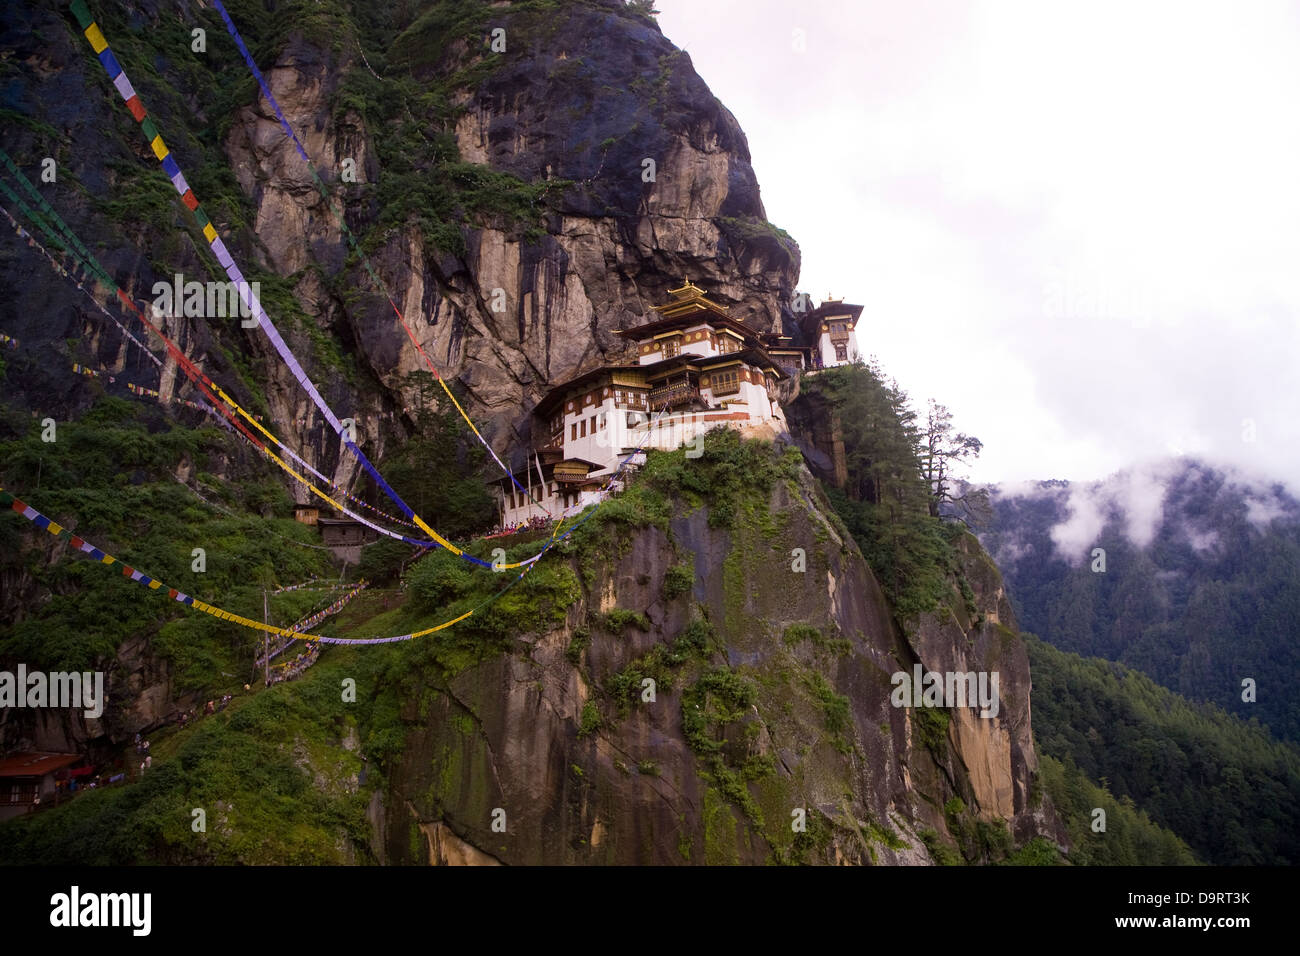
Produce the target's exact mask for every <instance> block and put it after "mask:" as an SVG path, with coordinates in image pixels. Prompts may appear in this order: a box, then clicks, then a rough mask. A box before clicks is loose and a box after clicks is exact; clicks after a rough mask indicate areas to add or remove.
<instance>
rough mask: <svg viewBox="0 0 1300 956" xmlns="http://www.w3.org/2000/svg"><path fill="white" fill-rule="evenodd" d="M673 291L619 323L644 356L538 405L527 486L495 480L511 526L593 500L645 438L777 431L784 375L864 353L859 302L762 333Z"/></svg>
mask: <svg viewBox="0 0 1300 956" xmlns="http://www.w3.org/2000/svg"><path fill="white" fill-rule="evenodd" d="M669 294H670V296H671V298H670V300H669V301H668V302H667V303H665V304H664V305H661V306H658V307H657V308H656V309H655V310H654V311H655V312H656V313H657V314H658V318H655V319H653V320H652V321H650V322H648V323H646V324H645V325H640V326H637V327H636V328H632V329H624V330H622V331H620V332H619V333H618V334H619V335H621V336H623V337H624V338H625V339H626V340H627V341H628V342H629V344H630V352H631V353H632V355H633V356H634V357H635V358H636V362H635V363H633V362H632V361H631V359H630V358H629V359H628V361H626V362H624V363H622V364H611V365H605V366H601V367H599V368H594V369H591V370H589V371H587V372H584V373H582V374H580V375H578V376H577V377H575V378H572V379H570V380H569V381H567V382H564V383H562V384H560V385H557V386H556V387H554V388H552V389H551V390H550V391H549V392H547V394H546V395H545V396H543V398H542V400H541V401H540V402H538V403H537V406H536V407H535V408H534V409H533V435H534V436H535V440H534V447H533V449H532V453H531V455H530V460H529V461H528V463H527V465H526V466H525V467H523V468H520V469H519V470H518V471H516V472H515V474H514V479H515V481H517V482H518V484H519V485H520V486H523V487H524V488H526V489H527V493H524V492H522V491H520V490H519V488H517V487H516V485H515V482H514V481H511V480H510V479H509V478H506V477H504V476H503V477H501V478H499V479H496V480H495V481H494V482H493V485H494V486H495V487H496V490H497V500H498V507H499V515H500V520H501V523H502V525H504V526H511V525H517V524H520V523H523V522H525V521H528V520H529V519H531V518H546V517H554V516H558V515H559V514H560V513H561V512H563V511H564V510H565V509H567V508H571V507H574V506H582V505H585V504H586V503H588V502H590V501H594V500H596V499H597V497H598V492H599V490H600V489H601V488H602V487H603V486H604V484H605V483H606V481H607V480H608V479H609V478H610V476H612V475H613V474H614V472H615V471H617V469H618V467H619V465H620V463H621V462H622V461H623V460H624V458H626V457H627V456H628V455H629V454H631V453H632V452H633V451H635V450H636V449H637V448H663V449H672V448H678V447H680V446H681V445H683V444H687V443H690V442H691V441H692V440H693V439H694V438H695V437H696V436H697V435H702V434H703V433H705V432H707V431H709V430H710V429H712V428H716V427H718V426H719V425H725V426H727V427H731V428H736V429H739V430H741V431H745V432H753V433H761V434H767V435H776V434H780V433H782V432H784V431H785V430H786V424H785V412H784V410H783V409H782V408H781V404H780V402H779V401H777V398H776V388H777V384H778V383H779V382H781V381H783V380H785V379H788V378H790V377H791V376H792V375H798V374H799V373H800V372H801V371H805V370H810V369H816V368H824V367H828V366H831V365H841V364H846V363H848V362H852V361H856V360H857V357H858V350H857V345H856V343H855V342H854V341H853V328H854V326H855V325H856V322H857V318H858V316H859V315H860V314H861V312H862V306H846V305H844V304H843V303H841V302H836V301H830V302H827V303H823V304H822V305H821V306H819V307H818V308H817V309H814V310H812V311H811V312H809V313H807V314H805V315H803V316H802V317H801V321H800V323H799V332H800V335H799V336H798V338H799V340H800V341H799V342H798V343H795V342H793V341H792V338H791V337H789V336H782V335H775V334H762V333H757V332H755V331H754V330H753V329H751V328H749V327H748V326H746V325H745V324H744V323H742V322H740V321H738V320H736V319H734V318H732V317H731V316H730V315H729V314H728V312H727V309H726V308H724V307H723V306H721V305H719V304H717V303H716V302H713V301H711V300H710V299H709V298H708V297H707V296H706V295H705V294H704V291H703V290H702V289H700V288H699V287H697V286H695V285H693V284H691V283H690V282H689V281H687V282H686V283H685V284H684V285H683V286H682V287H681V288H679V289H672V290H670V291H669ZM633 464H636V461H635V460H634V462H633Z"/></svg>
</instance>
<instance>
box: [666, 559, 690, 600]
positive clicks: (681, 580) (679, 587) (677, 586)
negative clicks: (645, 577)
mask: <svg viewBox="0 0 1300 956" xmlns="http://www.w3.org/2000/svg"><path fill="white" fill-rule="evenodd" d="M694 585H695V568H694V567H693V566H692V565H691V564H674V565H673V566H672V567H671V568H669V569H668V571H667V573H666V574H665V575H664V597H665V598H666V599H667V600H669V601H671V600H673V598H677V597H681V596H682V595H683V594H689V593H690V590H691V588H692V587H693V586H694Z"/></svg>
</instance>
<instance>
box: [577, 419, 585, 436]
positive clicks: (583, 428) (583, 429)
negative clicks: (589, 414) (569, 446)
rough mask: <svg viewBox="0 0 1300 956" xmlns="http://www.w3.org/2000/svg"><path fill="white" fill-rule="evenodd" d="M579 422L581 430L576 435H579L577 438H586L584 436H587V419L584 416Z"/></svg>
mask: <svg viewBox="0 0 1300 956" xmlns="http://www.w3.org/2000/svg"><path fill="white" fill-rule="evenodd" d="M581 424H582V431H581V432H580V433H579V434H578V437H579V438H586V437H587V420H586V419H585V418H584V419H583V420H582V422H581Z"/></svg>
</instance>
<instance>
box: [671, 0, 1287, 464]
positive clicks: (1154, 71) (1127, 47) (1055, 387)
mask: <svg viewBox="0 0 1300 956" xmlns="http://www.w3.org/2000/svg"><path fill="white" fill-rule="evenodd" d="M657 5H658V7H659V9H660V11H661V13H660V16H659V23H660V26H661V27H662V29H663V31H664V33H665V34H666V35H667V36H668V38H669V39H670V40H672V41H673V42H674V43H676V44H677V45H678V46H680V47H684V48H685V49H686V50H687V52H688V53H690V55H691V60H692V62H693V63H694V65H695V69H696V70H697V71H698V72H699V73H700V75H701V76H702V77H703V78H704V79H705V81H706V82H707V83H708V84H709V86H710V88H711V89H712V90H713V92H714V93H715V94H716V95H717V96H718V98H719V99H721V100H722V102H723V103H724V104H725V105H726V106H727V107H728V108H729V109H730V110H731V111H732V112H733V113H734V114H735V115H736V118H737V119H738V120H739V122H740V125H741V126H742V128H743V129H744V130H745V133H746V134H747V136H748V138H749V145H750V150H751V152H752V154H753V163H754V168H755V171H756V172H757V175H758V180H759V183H760V185H761V187H762V193H763V201H764V204H765V205H766V207H767V214H768V218H769V219H770V220H771V221H772V222H774V223H775V224H776V225H778V226H781V227H782V228H784V229H786V230H788V231H789V232H790V233H791V235H793V236H794V238H795V239H796V240H797V241H798V242H799V245H800V247H801V249H802V251H803V276H802V279H801V281H800V288H801V289H802V290H803V291H806V292H808V293H810V294H811V295H812V296H813V298H814V300H815V301H820V300H821V299H822V298H824V297H825V296H826V294H827V293H828V292H829V293H831V294H833V295H834V296H835V297H836V298H840V297H843V298H844V299H846V300H847V301H849V302H855V303H861V304H863V305H864V306H865V307H866V308H865V310H864V312H863V317H862V322H861V324H860V325H859V338H860V344H861V346H862V348H863V350H864V352H865V353H867V354H875V355H876V356H877V357H878V358H879V359H880V361H881V363H882V365H883V366H884V369H885V370H886V372H887V373H889V374H890V375H893V376H894V377H896V378H897V379H898V381H899V383H900V384H901V385H902V386H903V388H904V389H906V390H907V391H908V393H909V394H910V395H911V396H912V398H913V399H914V404H916V405H917V406H918V407H923V406H924V401H925V399H926V398H927V397H931V396H933V397H934V398H936V399H938V400H939V401H941V402H943V403H944V404H946V405H948V406H949V408H951V409H952V411H953V413H954V420H955V423H956V425H957V427H958V428H960V429H962V430H965V431H967V432H970V433H972V434H975V435H977V436H978V437H979V438H980V439H982V440H983V441H984V443H985V451H984V455H983V457H982V459H981V461H980V463H979V464H978V465H977V466H976V468H975V469H974V470H973V472H972V477H973V478H975V479H976V480H979V481H1000V480H1017V479H1025V478H1069V479H1074V480H1082V479H1091V478H1099V477H1102V476H1105V475H1107V474H1110V473H1112V472H1114V471H1115V470H1117V469H1120V468H1123V467H1125V466H1128V465H1130V464H1134V463H1136V462H1139V461H1143V460H1147V459H1151V458H1154V457H1160V456H1166V455H1176V454H1180V453H1182V454H1188V455H1198V456H1201V457H1205V458H1208V459H1210V460H1219V461H1227V462H1231V463H1235V464H1237V465H1239V466H1241V467H1244V468H1248V469H1251V470H1253V471H1256V472H1260V473H1263V474H1266V475H1269V476H1272V477H1275V478H1279V479H1287V480H1289V483H1290V484H1291V485H1292V487H1295V486H1296V485H1297V484H1300V482H1296V481H1294V480H1293V479H1294V478H1295V476H1297V475H1300V383H1297V380H1296V379H1297V375H1298V374H1300V102H1298V96H1297V94H1300V4H1296V3H1291V4H1275V3H1267V2H1256V0H1252V2H1250V3H1242V4H1233V3H1228V2H1226V0H1225V2H1220V3H1215V4H1199V3H1187V2H1183V3H1176V4H1175V3H1170V4H1157V3H1140V2H1127V3H1114V4H1112V3H1106V2H1095V0H1090V2H1087V3H1061V2H1042V0H1040V2H1025V3H1014V2H1008V0H999V2H992V3H947V2H918V0H893V2H888V3H885V2H874V0H873V2H852V0H845V2H830V0H803V2H793V0H745V2H734V0H733V2H725V0H657ZM796 31H802V32H801V33H797V32H796ZM801 42H802V47H803V49H802V50H800V49H799V47H800V44H801ZM1252 429H1253V436H1252ZM1252 437H1253V439H1254V440H1253V441H1251V440H1250V439H1251V438H1252Z"/></svg>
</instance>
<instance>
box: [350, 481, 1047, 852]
mask: <svg viewBox="0 0 1300 956" xmlns="http://www.w3.org/2000/svg"><path fill="white" fill-rule="evenodd" d="M819 496H820V491H819V489H818V488H817V486H816V483H815V482H814V481H813V480H812V479H811V476H810V475H809V474H808V472H807V471H806V470H804V469H803V468H802V466H800V467H799V469H798V477H797V479H796V480H789V481H784V482H779V483H777V484H775V485H774V486H773V487H772V490H771V493H770V497H769V498H768V499H767V500H766V501H756V502H755V501H751V502H750V503H749V504H748V505H747V506H745V507H743V508H742V509H741V510H740V511H739V513H738V517H737V518H736V520H734V521H732V522H731V523H730V527H720V526H718V521H717V520H716V519H715V520H710V516H711V515H712V514H713V513H714V509H715V508H716V507H717V505H716V504H715V505H714V506H712V507H710V506H703V507H692V506H691V505H690V504H689V503H688V502H687V501H685V500H677V501H674V502H673V506H672V509H671V510H672V512H673V514H674V517H673V518H672V520H671V521H670V522H669V523H668V524H667V527H666V528H659V527H653V526H649V527H641V528H638V529H636V530H630V531H627V532H625V533H623V534H621V535H619V536H616V537H615V538H613V539H611V541H610V543H609V549H610V553H611V554H616V555H617V560H616V561H610V562H595V563H594V564H593V563H587V562H586V561H580V562H579V563H578V564H577V565H575V569H576V571H577V573H578V574H579V575H580V576H581V577H582V579H583V588H582V590H583V598H582V599H581V600H579V601H578V602H576V603H575V604H573V605H572V606H571V607H570V608H569V610H568V615H567V618H566V620H565V621H564V623H563V624H561V625H559V626H557V627H555V628H553V629H549V630H547V629H539V630H538V631H537V632H536V633H533V634H529V635H526V636H524V637H523V638H522V639H521V641H520V644H519V646H518V648H517V650H516V651H514V652H512V653H507V654H504V655H502V656H500V657H498V658H495V659H492V660H490V661H487V662H485V663H482V664H479V665H477V666H474V667H470V668H468V669H466V670H464V671H462V672H461V673H459V674H458V675H457V676H455V677H454V678H452V679H451V680H450V681H448V682H447V684H446V686H445V687H443V688H442V689H441V691H440V692H438V693H435V694H433V695H432V697H431V698H429V699H428V700H423V701H422V702H421V703H419V704H417V703H416V702H415V701H414V699H413V698H412V699H408V701H407V703H406V705H405V711H404V713H403V718H404V720H405V722H406V726H407V733H406V740H405V743H404V746H403V748H402V756H401V758H400V760H399V762H398V764H397V765H396V767H395V768H394V769H393V772H392V774H391V776H390V780H389V787H388V790H387V792H386V793H384V794H383V797H382V810H380V809H379V808H377V807H376V808H372V810H373V811H374V812H372V821H373V822H375V824H376V827H377V829H376V833H377V834H378V836H377V840H378V842H379V843H380V844H381V847H380V848H379V850H378V854H379V856H380V857H381V858H382V859H385V860H386V861H388V862H402V863H406V862H432V863H455V862H476V861H477V862H489V861H490V862H503V863H534V864H536V863H654V864H673V863H676V864H681V863H685V862H691V863H727V862H732V863H735V862H740V863H763V862H771V861H773V860H777V861H796V860H797V861H802V862H823V863H856V864H871V863H879V864H908V863H911V864H916V863H922V864H924V863H930V862H933V861H934V860H935V859H936V857H937V856H940V855H942V854H943V853H944V851H943V850H942V849H938V848H939V847H942V846H945V845H947V846H949V847H950V848H956V849H954V850H953V852H954V853H956V852H966V853H967V854H968V858H970V859H981V858H984V857H983V852H984V851H983V850H982V849H980V844H979V843H978V842H974V841H973V838H972V836H971V835H972V834H974V833H977V832H981V831H980V828H981V827H984V828H987V831H985V832H1004V833H1007V835H1008V836H1012V837H1013V838H1014V840H1015V843H1016V844H1017V845H1020V844H1023V843H1024V842H1026V841H1028V840H1030V839H1032V838H1033V837H1035V836H1045V837H1047V838H1049V839H1050V840H1051V841H1053V842H1063V839H1064V838H1063V834H1062V832H1061V831H1060V826H1059V823H1057V821H1056V818H1055V814H1054V812H1053V811H1052V809H1051V807H1050V802H1047V803H1045V802H1044V800H1043V798H1042V797H1041V795H1040V794H1039V793H1038V792H1037V788H1036V785H1035V777H1036V771H1037V759H1036V757H1035V755H1034V748H1033V743H1032V740H1031V738H1030V729H1029V687H1030V682H1029V668H1028V662H1027V658H1026V654H1025V650H1024V646H1023V644H1022V643H1021V642H1020V640H1019V639H1018V637H1017V635H1016V633H1015V630H1014V627H1015V625H1014V621H1013V620H1012V619H1011V617H1010V613H1011V612H1010V607H1009V605H1008V602H1007V599H1006V595H1005V593H1004V592H1003V591H1002V589H1001V586H1000V582H999V579H998V575H997V571H996V568H994V567H993V566H992V564H991V562H989V560H988V558H987V556H986V555H984V553H983V552H982V551H981V550H980V549H979V546H978V544H976V543H974V540H973V539H966V541H967V543H966V544H965V546H964V547H963V551H962V564H963V565H964V566H965V570H966V572H967V576H968V579H969V580H970V581H971V584H972V589H973V590H974V592H975V598H974V603H975V607H976V608H977V610H976V611H975V612H974V613H973V614H971V613H969V612H967V611H966V610H964V609H961V610H958V611H957V612H956V613H949V614H943V615H942V617H943V620H940V617H939V616H935V615H929V616H926V617H924V618H923V619H922V620H921V621H920V623H919V626H918V627H917V628H916V629H915V632H914V633H913V634H911V635H906V634H904V633H902V632H901V631H900V629H899V628H898V627H897V626H896V625H895V624H894V623H893V620H892V617H891V614H890V609H889V605H888V603H887V601H886V599H885V597H884V595H883V594H882V592H881V590H880V588H879V586H878V584H877V583H876V580H875V578H874V577H873V575H872V573H871V571H870V570H869V569H868V567H867V565H866V563H865V562H864V560H863V558H862V556H861V554H860V553H859V552H858V549H857V547H856V545H855V544H854V543H853V541H852V539H850V538H848V537H847V536H846V535H844V534H843V532H842V531H841V530H840V529H839V528H837V526H836V524H837V522H836V521H835V519H833V518H830V517H828V515H830V514H831V512H830V511H829V509H828V507H827V506H826V505H825V504H824V499H823V500H819ZM795 549H802V552H803V554H804V555H805V556H806V570H804V571H796V570H793V568H794V567H796V566H797V565H798V561H799V559H798V555H799V551H797V550H795ZM683 562H685V563H686V565H687V566H688V567H689V568H690V569H691V570H692V572H693V575H694V582H693V584H692V585H691V587H690V590H689V592H687V593H683V594H680V595H676V596H673V597H669V596H668V595H669V594H672V593H673V591H672V588H671V580H672V575H673V569H674V567H676V566H678V565H679V564H681V563H683ZM584 568H585V570H584ZM618 609H622V611H623V612H633V613H639V614H643V615H644V622H643V624H642V626H641V627H637V626H631V625H629V626H624V627H622V628H619V627H617V626H616V625H613V626H612V625H611V622H618V621H619V620H620V617H619V610H618ZM611 612H613V613H611ZM700 618H703V619H704V620H707V621H708V622H709V624H710V626H711V627H712V629H713V631H714V635H715V640H714V643H712V644H711V645H710V649H709V650H708V651H707V652H705V653H702V654H699V655H696V656H695V657H688V658H687V659H686V660H685V661H684V662H683V663H680V664H678V665H677V666H676V667H671V668H665V667H656V666H655V664H654V662H655V661H659V662H662V661H663V660H664V658H663V656H662V655H664V653H665V652H666V651H667V649H668V648H670V647H680V646H681V645H680V637H681V635H682V634H684V633H690V630H691V628H692V621H698V620H699V619H700ZM916 663H921V664H922V665H923V666H924V668H925V670H926V671H930V670H939V671H997V672H998V673H999V675H1000V687H1001V691H1000V709H999V713H998V714H997V716H996V717H995V718H991V719H988V718H981V717H980V716H978V714H977V712H976V711H975V710H971V709H965V710H963V709H960V708H957V709H953V710H951V711H943V712H941V713H940V714H939V716H938V717H934V716H933V714H918V713H917V712H916V711H909V710H907V709H905V708H899V707H895V706H893V705H892V704H891V700H890V694H891V690H892V689H893V688H892V685H891V681H890V676H891V675H892V674H894V673H895V672H898V671H906V672H908V673H910V672H911V670H912V667H913V665H914V664H916ZM628 674H631V675H632V679H631V680H628V679H627V678H626V676H625V675H628ZM650 674H654V675H655V676H656V677H657V678H658V680H657V682H656V683H657V686H656V689H655V699H654V700H653V701H652V702H649V701H646V700H645V699H644V698H643V693H644V691H643V684H642V683H641V681H642V680H643V679H644V675H650ZM720 674H721V675H726V677H725V680H724V679H722V678H720V677H719V675H720ZM742 685H743V686H748V687H749V688H751V689H752V695H746V694H744V693H742V692H740V691H737V690H735V688H736V687H738V686H742ZM629 694H630V696H629ZM729 694H730V695H731V696H728V695H729ZM620 701H622V703H620ZM932 720H934V721H937V722H931V721H932ZM954 798H955V799H956V800H959V801H960V803H959V804H958V803H954ZM800 813H802V814H803V815H805V816H804V818H805V819H806V820H807V830H806V831H805V832H803V833H799V832H797V831H796V830H795V829H793V828H792V827H793V825H794V824H795V822H796V821H797V820H798V819H799V818H800ZM494 821H498V822H499V825H500V826H501V827H504V829H503V830H500V829H498V830H494V828H493V823H494ZM449 848H450V849H449Z"/></svg>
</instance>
